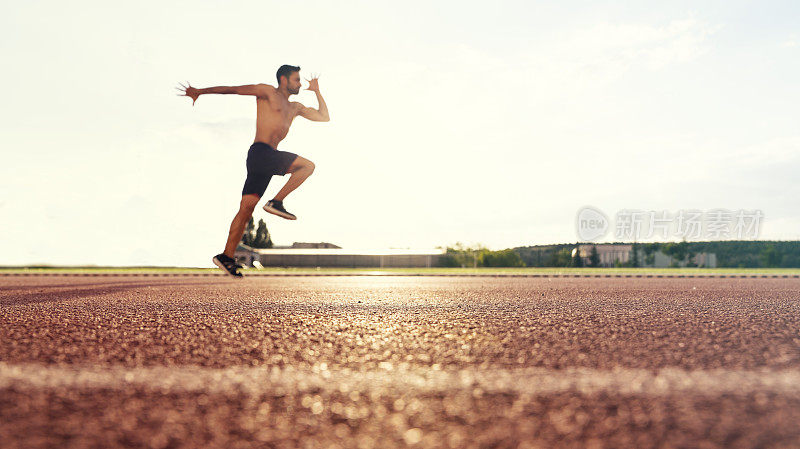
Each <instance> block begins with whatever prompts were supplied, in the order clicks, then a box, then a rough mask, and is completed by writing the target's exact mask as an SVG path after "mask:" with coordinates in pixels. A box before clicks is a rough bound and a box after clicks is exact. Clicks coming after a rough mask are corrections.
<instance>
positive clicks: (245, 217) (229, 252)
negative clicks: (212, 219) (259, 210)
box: [224, 194, 261, 259]
mask: <svg viewBox="0 0 800 449" xmlns="http://www.w3.org/2000/svg"><path fill="white" fill-rule="evenodd" d="M260 199H261V197H259V196H258V195H255V194H247V195H242V202H241V203H239V212H237V213H236V216H235V217H233V222H231V229H230V231H229V232H228V243H226V244H225V251H224V253H225V255H226V256H228V257H230V258H231V259H233V258H234V257H233V253H234V252H235V251H236V245H238V244H239V242H241V241H242V235H243V234H244V228H245V227H247V222H248V221H250V217H252V216H253V210H254V209H255V208H256V204H258V201H259V200H260Z"/></svg>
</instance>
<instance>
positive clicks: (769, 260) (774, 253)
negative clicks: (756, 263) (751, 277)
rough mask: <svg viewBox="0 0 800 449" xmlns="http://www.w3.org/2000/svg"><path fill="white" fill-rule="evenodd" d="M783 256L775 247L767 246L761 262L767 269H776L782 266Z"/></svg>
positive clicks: (762, 253) (762, 252)
mask: <svg viewBox="0 0 800 449" xmlns="http://www.w3.org/2000/svg"><path fill="white" fill-rule="evenodd" d="M782 258H783V257H782V255H781V253H780V252H778V250H777V249H775V245H772V244H770V245H767V247H766V248H764V250H763V251H761V262H762V263H763V264H764V266H765V267H767V268H775V267H777V266H780V264H781V259H782Z"/></svg>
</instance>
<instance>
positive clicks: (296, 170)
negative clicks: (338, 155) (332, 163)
mask: <svg viewBox="0 0 800 449" xmlns="http://www.w3.org/2000/svg"><path fill="white" fill-rule="evenodd" d="M286 173H291V174H292V176H290V177H289V180H288V181H286V185H284V186H283V188H281V190H280V191H278V193H277V194H276V195H275V197H274V198H273V199H276V200H278V201H283V199H284V198H286V195H288V194H289V193H290V192H291V191H292V190H294V189H296V188H297V187H298V186H299V185H300V184H302V183H303V181H305V180H306V178H308V177H309V176H311V173H314V163H313V162H311V161H309V160H308V159H306V158H304V157H303V156H297V157H296V158H295V160H294V161H293V162H292V165H290V166H289V169H288V170H286Z"/></svg>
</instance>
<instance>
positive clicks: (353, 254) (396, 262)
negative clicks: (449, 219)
mask: <svg viewBox="0 0 800 449" xmlns="http://www.w3.org/2000/svg"><path fill="white" fill-rule="evenodd" d="M306 245H309V246H306ZM314 245H324V246H314ZM444 254H445V250H444V249H438V248H437V249H421V250H413V249H385V250H345V249H342V248H341V247H339V246H336V245H333V244H331V243H301V242H295V243H294V244H293V245H292V246H290V247H277V246H275V247H272V248H250V247H248V246H246V245H242V244H239V246H238V247H237V248H236V253H235V254H234V258H235V259H236V260H237V262H239V263H241V264H243V265H245V266H249V267H252V266H257V265H258V264H261V265H262V266H263V267H341V268H411V267H436V266H439V263H440V260H441V258H442V257H444ZM256 262H257V263H256Z"/></svg>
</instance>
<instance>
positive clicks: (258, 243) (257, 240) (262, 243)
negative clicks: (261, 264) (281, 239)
mask: <svg viewBox="0 0 800 449" xmlns="http://www.w3.org/2000/svg"><path fill="white" fill-rule="evenodd" d="M251 246H252V247H253V248H272V238H271V237H270V235H269V231H268V230H267V224H266V223H264V219H263V218H261V219H259V220H258V229H256V235H255V237H254V238H253V242H252V245H251Z"/></svg>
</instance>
